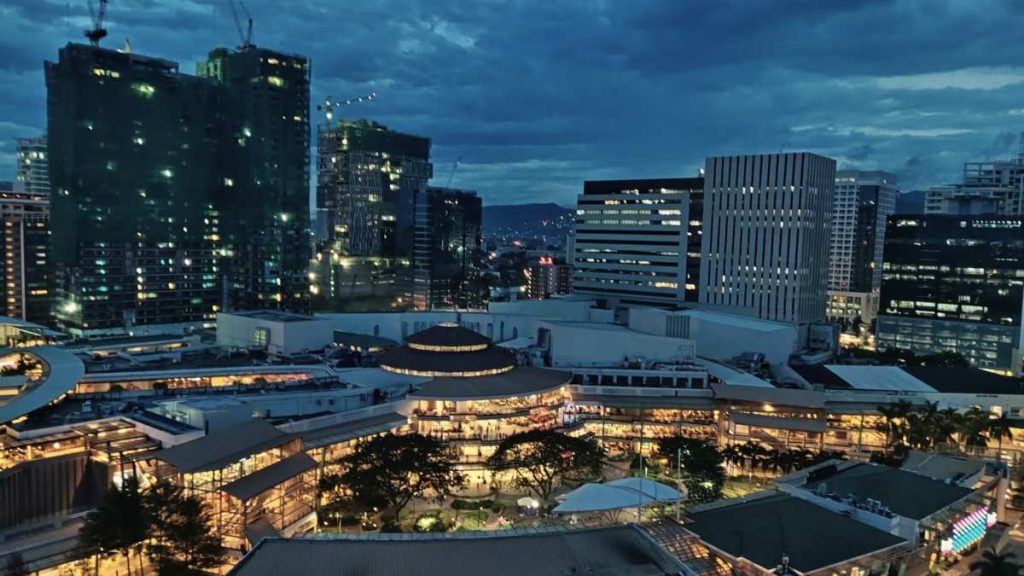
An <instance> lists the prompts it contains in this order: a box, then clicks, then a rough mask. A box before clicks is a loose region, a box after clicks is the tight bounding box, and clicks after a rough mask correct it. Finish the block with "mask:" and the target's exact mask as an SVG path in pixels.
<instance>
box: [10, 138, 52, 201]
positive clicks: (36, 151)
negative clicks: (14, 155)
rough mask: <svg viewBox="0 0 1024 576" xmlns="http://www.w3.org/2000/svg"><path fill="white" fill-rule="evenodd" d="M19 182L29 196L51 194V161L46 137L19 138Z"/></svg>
mask: <svg viewBox="0 0 1024 576" xmlns="http://www.w3.org/2000/svg"><path fill="white" fill-rule="evenodd" d="M17 147H18V182H21V185H22V187H23V189H24V192H25V193H27V194H43V195H48V194H49V193H50V160H49V157H50V156H49V152H48V151H47V149H46V136H37V137H35V138H18V139H17Z"/></svg>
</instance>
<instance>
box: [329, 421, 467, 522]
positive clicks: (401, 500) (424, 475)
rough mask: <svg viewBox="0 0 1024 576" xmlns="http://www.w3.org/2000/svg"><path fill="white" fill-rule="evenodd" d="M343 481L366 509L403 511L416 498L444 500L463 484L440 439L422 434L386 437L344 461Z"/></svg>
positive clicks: (378, 439)
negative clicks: (434, 496)
mask: <svg viewBox="0 0 1024 576" xmlns="http://www.w3.org/2000/svg"><path fill="white" fill-rule="evenodd" d="M341 464H342V465H343V466H344V467H345V468H346V470H345V472H344V473H343V474H342V475H341V481H342V482H343V483H344V484H345V485H346V486H348V488H349V490H351V491H352V494H353V495H354V497H355V500H357V501H359V502H362V503H363V504H365V505H367V506H376V507H380V508H392V509H394V513H395V519H396V520H397V519H398V515H399V513H400V512H401V511H402V508H405V506H406V505H407V504H408V503H409V501H410V500H412V498H413V497H415V496H423V495H424V494H427V493H428V492H433V493H434V494H436V495H437V496H438V497H439V498H443V497H444V496H445V495H447V494H448V493H449V492H451V491H452V490H453V489H455V488H458V487H459V486H461V485H462V483H463V478H462V475H461V474H459V473H458V471H457V470H456V469H455V465H454V464H452V462H451V460H450V459H449V457H448V454H447V453H446V452H445V447H444V444H442V443H441V442H440V441H439V440H437V439H434V438H430V437H428V436H423V435H421V434H405V435H402V436H397V435H395V434H384V435H382V436H377V437H374V438H373V439H371V440H370V441H368V442H364V443H362V444H360V445H359V446H357V447H356V449H355V451H353V452H352V453H351V454H349V455H348V456H346V457H344V458H342V460H341Z"/></svg>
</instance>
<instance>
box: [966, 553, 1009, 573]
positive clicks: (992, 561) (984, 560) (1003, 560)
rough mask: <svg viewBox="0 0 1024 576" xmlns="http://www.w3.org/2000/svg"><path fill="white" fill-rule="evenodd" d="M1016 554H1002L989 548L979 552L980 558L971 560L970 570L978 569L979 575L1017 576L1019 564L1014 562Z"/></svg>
mask: <svg viewBox="0 0 1024 576" xmlns="http://www.w3.org/2000/svg"><path fill="white" fill-rule="evenodd" d="M1015 558H1016V555H1015V554H1014V553H1013V552H1004V553H1002V554H1000V553H998V552H996V551H995V549H994V548H989V549H987V550H985V551H984V552H982V553H981V558H980V559H978V560H975V561H974V562H971V565H970V568H971V571H972V572H973V571H975V570H977V571H979V572H980V573H981V576H1018V575H1019V574H1020V571H1021V570H1020V569H1021V566H1020V565H1019V564H1017V563H1016V562H1014V559H1015Z"/></svg>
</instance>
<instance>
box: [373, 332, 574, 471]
mask: <svg viewBox="0 0 1024 576" xmlns="http://www.w3.org/2000/svg"><path fill="white" fill-rule="evenodd" d="M380 366H381V368H383V369H384V370H387V371H389V372H394V373H397V374H404V375H410V376H423V377H429V378H431V380H430V381H428V382H425V383H423V384H422V385H420V386H419V387H418V389H416V390H415V391H413V392H412V393H410V394H409V396H408V400H409V404H410V406H409V409H408V412H409V414H408V416H409V428H410V430H412V431H415V432H418V433H420V434H424V435H427V436H432V437H434V438H437V439H439V440H441V441H443V442H445V443H446V444H447V445H448V447H449V450H450V452H451V456H452V458H453V459H454V460H455V461H456V462H458V463H459V465H460V467H461V468H462V469H463V470H465V471H467V472H468V473H469V474H470V475H471V476H472V478H474V479H476V480H481V481H482V480H483V479H486V478H488V476H487V471H486V464H485V462H486V460H487V458H488V457H489V456H490V455H491V454H493V453H494V449H495V448H496V447H497V445H498V444H499V443H500V442H501V440H502V439H504V438H507V437H508V436H510V435H512V434H515V433H518V432H524V431H527V430H535V429H548V428H558V429H563V430H565V431H568V432H573V431H578V430H581V427H580V426H579V423H578V420H577V419H576V409H575V405H574V404H572V402H571V401H570V400H569V396H568V395H567V389H566V384H568V382H569V379H570V377H571V374H569V373H568V372H563V371H559V370H548V369H544V368H533V367H526V366H518V365H517V364H516V359H515V356H513V355H512V354H511V353H509V352H507V351H505V350H502V349H500V348H497V347H496V346H494V344H493V342H491V340H490V339H489V338H487V337H485V336H483V335H481V334H478V333H476V332H473V331H472V330H469V329H467V328H464V327H462V326H459V325H458V324H439V325H437V326H433V327H431V328H427V329H426V330H423V331H420V332H417V333H415V334H412V335H411V336H409V338H408V339H406V342H405V344H404V345H403V346H401V347H398V348H394V349H392V350H390V351H388V352H386V353H385V354H383V355H382V356H381V358H380Z"/></svg>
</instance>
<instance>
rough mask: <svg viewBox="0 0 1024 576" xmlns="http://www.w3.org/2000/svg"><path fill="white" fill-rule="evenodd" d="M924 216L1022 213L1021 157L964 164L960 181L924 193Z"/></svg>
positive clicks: (1023, 164)
mask: <svg viewBox="0 0 1024 576" xmlns="http://www.w3.org/2000/svg"><path fill="white" fill-rule="evenodd" d="M924 211H925V214H958V215H963V216H970V215H980V214H999V215H1003V216H1017V215H1021V214H1024V158H1022V159H1018V160H1003V161H997V162H967V163H965V164H964V175H963V181H962V182H961V183H959V184H951V185H946V186H936V187H934V188H931V189H929V190H928V191H927V192H926V193H925V204H924Z"/></svg>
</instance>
